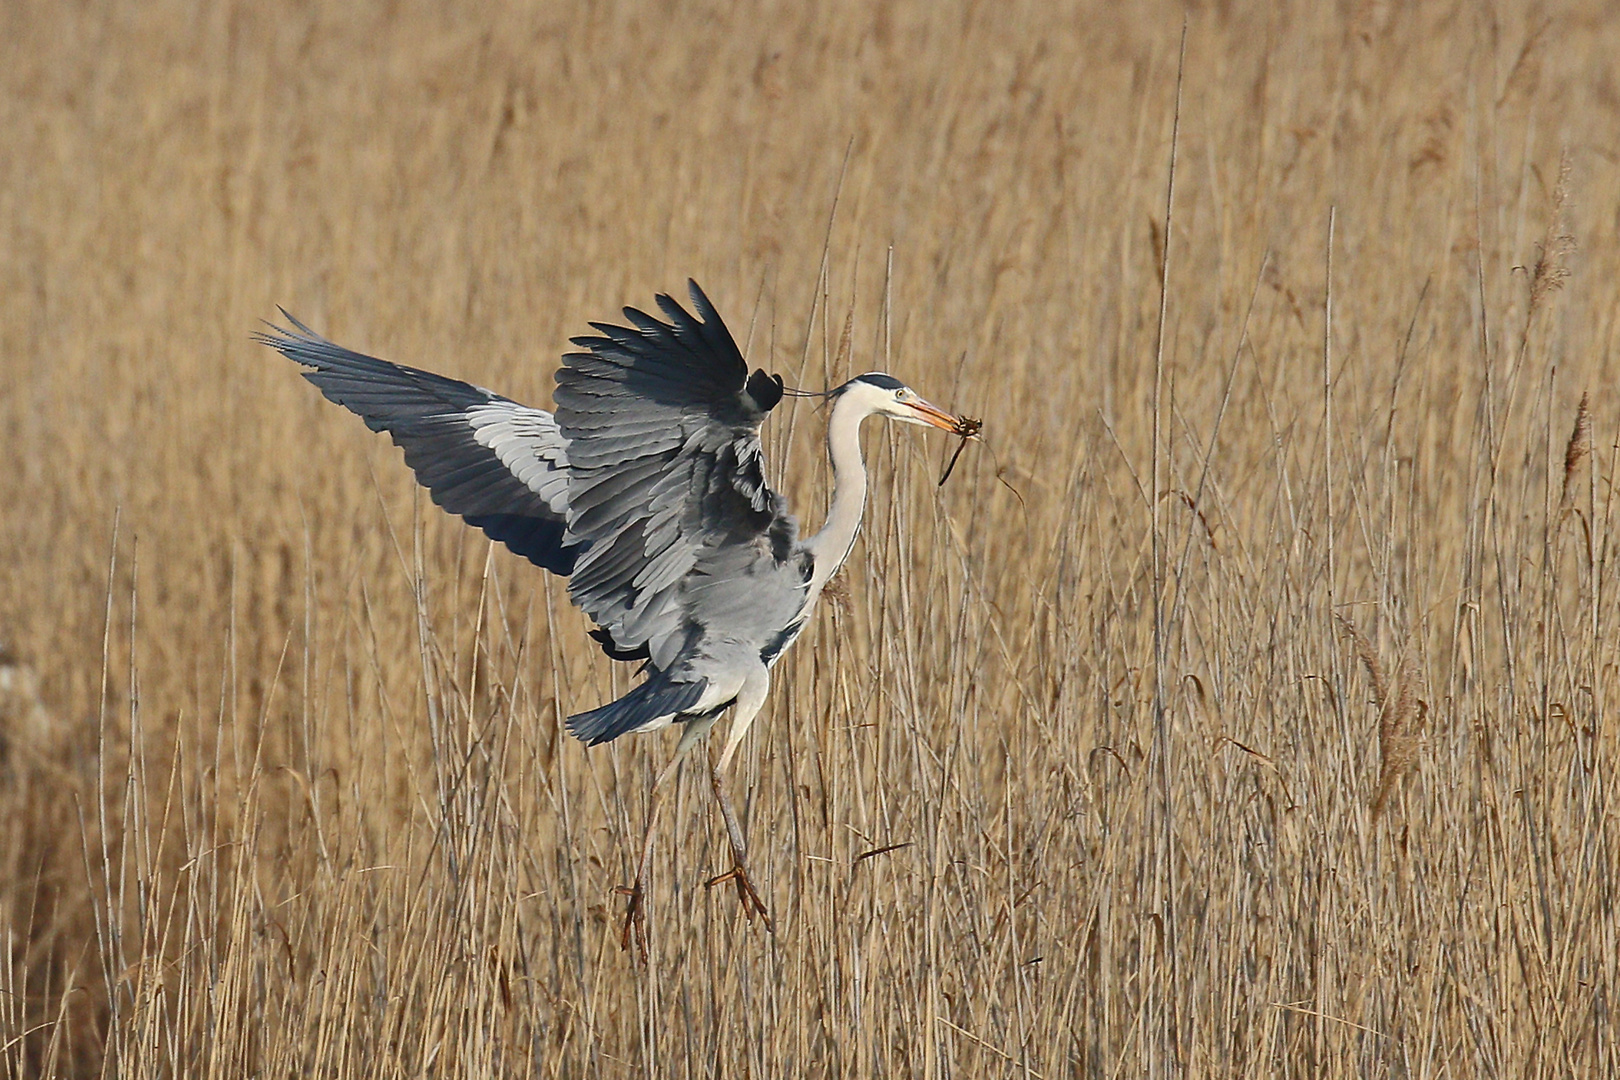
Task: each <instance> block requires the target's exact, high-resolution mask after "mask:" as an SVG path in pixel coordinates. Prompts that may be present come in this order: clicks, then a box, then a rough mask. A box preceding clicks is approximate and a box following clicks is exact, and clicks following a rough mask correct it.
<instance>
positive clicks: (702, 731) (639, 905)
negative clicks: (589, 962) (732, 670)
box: [613, 712, 719, 960]
mask: <svg viewBox="0 0 1620 1080" xmlns="http://www.w3.org/2000/svg"><path fill="white" fill-rule="evenodd" d="M718 716H719V713H718V712H716V713H713V714H711V715H709V716H700V717H698V718H696V719H694V720H688V721H687V722H686V727H685V729H684V730H683V731H682V732H681V741H680V742H679V743H677V744H676V745H675V756H674V757H673V758H671V759H670V762H669V764H668V765H665V766H664V770H663V771H662V772H660V773H659V774H658V779H657V780H655V781H653V789H652V794H651V795H650V796H648V800H647V832H646V835H645V836H643V837H642V840H641V858H640V859H639V860H638V861H637V863H636V878H635V882H634V884H631V885H620V886H618V887H616V888H615V889H614V890H613V891H614V892H617V893H619V894H620V895H623V896H627V897H629V898H630V900H629V903H628V904H627V905H626V907H625V912H624V930H623V932H622V933H621V934H620V935H619V947H620V948H621V949H624V950H626V951H628V950H629V948H630V942H631V939H632V938H634V940H635V943H636V951H638V952H639V953H640V954H641V958H642V959H643V960H645V959H647V911H646V904H645V900H646V895H647V878H648V876H649V874H650V872H651V869H652V853H653V837H654V836H655V835H656V832H655V831H654V830H655V827H656V826H657V824H658V808H659V807H660V806H661V805H662V804H663V801H664V791H665V790H666V785H667V784H668V783H669V781H670V779H671V778H673V777H674V775H675V769H676V767H677V766H678V765H680V763H681V759H682V758H684V757H685V756H686V752H687V751H688V750H690V749H692V747H693V746H694V745H695V744H696V743H697V742H698V740H700V739H702V738H703V736H704V735H706V734H708V732H709V729H710V728H712V727H713V726H714V721H715V719H716V717H718Z"/></svg>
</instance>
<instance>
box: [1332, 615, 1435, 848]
mask: <svg viewBox="0 0 1620 1080" xmlns="http://www.w3.org/2000/svg"><path fill="white" fill-rule="evenodd" d="M1339 625H1340V626H1342V627H1343V628H1344V630H1345V632H1346V633H1347V634H1348V635H1349V636H1350V641H1351V643H1352V647H1353V648H1354V650H1355V654H1356V658H1357V659H1359V660H1360V661H1361V666H1362V667H1363V668H1365V669H1366V671H1367V679H1368V681H1370V682H1371V683H1372V691H1373V703H1374V704H1375V705H1376V706H1377V708H1378V785H1377V787H1376V788H1375V789H1374V791H1373V797H1372V802H1371V806H1372V812H1373V818H1374V819H1375V820H1376V819H1377V818H1378V817H1379V816H1380V815H1382V814H1383V812H1384V807H1385V805H1386V804H1387V803H1388V801H1389V796H1390V794H1391V793H1392V792H1393V791H1394V790H1395V785H1396V784H1397V783H1398V782H1399V781H1400V780H1401V778H1402V777H1404V776H1405V775H1406V774H1407V773H1409V772H1410V771H1411V770H1412V767H1413V766H1414V765H1416V764H1417V760H1418V754H1419V751H1420V749H1421V747H1422V736H1423V721H1424V718H1425V717H1426V716H1427V715H1428V709H1429V706H1428V703H1427V702H1425V701H1423V700H1421V699H1420V698H1418V696H1417V681H1418V679H1417V671H1416V667H1415V665H1414V664H1413V662H1412V659H1411V657H1410V656H1402V657H1401V659H1400V661H1399V662H1398V663H1397V664H1396V666H1395V680H1394V685H1393V688H1392V687H1391V685H1390V682H1389V680H1388V678H1387V677H1386V675H1385V672H1384V668H1383V665H1382V664H1380V663H1379V660H1378V650H1377V649H1375V648H1374V647H1373V644H1372V642H1371V641H1369V640H1368V639H1367V636H1366V635H1365V634H1363V633H1362V632H1361V631H1360V630H1359V629H1357V628H1356V626H1355V624H1354V623H1352V622H1351V621H1350V620H1349V619H1346V618H1345V617H1344V616H1342V615H1341V616H1339ZM1392 690H1393V692H1392Z"/></svg>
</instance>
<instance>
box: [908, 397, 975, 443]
mask: <svg viewBox="0 0 1620 1080" xmlns="http://www.w3.org/2000/svg"><path fill="white" fill-rule="evenodd" d="M906 405H907V406H908V407H909V408H910V409H911V410H912V411H913V412H915V413H916V414H917V422H918V423H921V424H928V425H930V426H932V427H937V428H939V429H940V430H942V431H949V432H950V433H951V434H953V435H955V434H957V433H959V432H960V431H961V429H962V422H961V420H959V419H958V418H957V417H954V416H952V415H951V414H950V413H948V412H946V411H945V410H944V409H941V408H939V407H938V406H936V405H930V404H929V403H928V402H926V401H924V400H922V398H918V399H917V400H916V401H908V402H906Z"/></svg>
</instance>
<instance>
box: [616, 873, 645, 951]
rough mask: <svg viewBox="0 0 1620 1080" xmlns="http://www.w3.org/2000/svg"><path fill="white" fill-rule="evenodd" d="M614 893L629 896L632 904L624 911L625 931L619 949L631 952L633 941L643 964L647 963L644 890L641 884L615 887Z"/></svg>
mask: <svg viewBox="0 0 1620 1080" xmlns="http://www.w3.org/2000/svg"><path fill="white" fill-rule="evenodd" d="M613 891H614V892H616V893H618V894H619V895H620V896H628V897H629V898H630V903H629V904H628V905H626V906H625V909H624V930H623V932H621V933H620V934H619V948H620V949H622V950H624V951H625V952H629V951H630V942H631V940H632V939H634V940H635V943H636V952H637V953H639V954H640V956H641V962H642V963H644V964H645V963H646V962H647V908H646V906H645V905H644V904H643V903H642V900H643V897H644V890H643V889H642V887H641V882H640V881H637V882H636V883H635V884H634V885H615V886H614V887H613Z"/></svg>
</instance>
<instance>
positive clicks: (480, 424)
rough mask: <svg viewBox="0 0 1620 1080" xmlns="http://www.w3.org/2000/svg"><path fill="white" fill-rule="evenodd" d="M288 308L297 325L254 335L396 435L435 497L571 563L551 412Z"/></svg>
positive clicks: (504, 537) (551, 560)
mask: <svg viewBox="0 0 1620 1080" xmlns="http://www.w3.org/2000/svg"><path fill="white" fill-rule="evenodd" d="M282 314H283V315H284V316H286V318H287V321H288V322H290V323H291V324H292V327H293V328H292V329H290V330H288V329H283V328H281V327H271V328H270V330H269V331H268V332H266V333H261V334H256V335H254V336H255V338H256V339H257V340H258V341H260V342H261V343H263V344H265V345H268V346H270V347H271V348H273V349H276V350H278V351H279V352H280V353H281V354H282V355H284V356H286V357H287V359H289V360H292V361H294V362H295V363H298V364H302V365H303V366H304V367H306V368H308V369H309V370H307V371H305V372H304V378H306V379H308V380H309V381H310V382H312V383H314V384H315V385H316V386H317V387H319V388H320V391H321V393H323V394H325V395H326V396H327V398H329V399H330V400H332V401H335V402H337V403H338V404H339V405H342V406H343V407H344V408H346V409H348V410H350V411H351V412H354V413H357V414H358V415H359V416H360V417H361V418H362V419H363V420H365V422H366V425H367V426H368V427H370V428H371V430H373V431H386V432H388V434H389V435H390V436H392V437H393V440H394V442H395V444H396V445H398V446H399V447H401V448H402V449H403V450H404V451H405V463H406V464H407V465H409V466H410V467H411V468H412V469H413V470H414V471H415V472H416V478H417V480H419V481H420V482H421V484H422V486H423V487H425V488H427V489H428V491H429V492H430V493H431V494H432V496H433V501H434V502H436V503H438V504H439V505H440V506H442V507H444V508H445V509H446V510H448V511H450V512H451V513H452V514H459V515H460V516H461V517H463V518H465V519H466V521H467V523H468V524H469V525H473V526H476V527H477V528H480V529H483V530H484V532H485V533H487V534H489V536H490V538H491V539H493V540H498V541H500V542H501V543H503V544H505V545H506V546H507V547H509V548H511V549H512V550H513V551H515V552H517V553H518V554H519V555H522V556H523V557H524V558H526V559H528V560H529V561H530V562H533V563H535V564H536V565H539V566H542V567H545V568H546V569H547V570H550V571H552V572H553V573H557V574H564V575H566V574H568V573H569V572H571V571H572V570H573V568H574V561H575V558H576V556H577V554H578V551H577V548H576V546H575V545H574V544H572V543H570V542H569V541H568V540H567V539H566V537H565V532H566V527H567V509H568V452H567V443H566V442H565V441H564V439H563V437H562V434H561V432H559V431H558V429H557V421H556V420H555V419H554V418H553V417H552V415H551V414H550V413H548V412H542V411H541V410H539V409H531V408H529V407H528V406H526V405H519V404H518V403H517V402H515V401H509V400H507V399H506V398H503V397H501V396H500V395H498V394H492V393H490V392H489V391H488V390H485V389H483V388H481V387H477V386H473V385H471V384H470V383H464V382H460V381H459V380H456V379H446V378H444V377H443V376H440V375H434V374H433V373H432V372H427V371H418V370H417V369H415V368H408V367H403V366H401V365H399V364H392V363H389V362H388V361H387V360H378V359H377V358H376V357H372V356H365V355H362V354H361V353H357V352H351V351H350V350H348V349H345V348H343V347H342V346H340V345H334V344H333V343H332V342H330V341H327V340H326V339H325V338H323V337H321V336H320V335H319V334H316V333H315V332H313V331H312V330H310V329H309V328H308V327H307V326H305V325H304V324H303V323H301V322H299V321H298V320H297V319H295V318H293V317H292V316H291V315H288V314H287V313H286V312H285V311H283V312H282Z"/></svg>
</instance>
